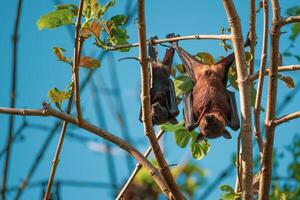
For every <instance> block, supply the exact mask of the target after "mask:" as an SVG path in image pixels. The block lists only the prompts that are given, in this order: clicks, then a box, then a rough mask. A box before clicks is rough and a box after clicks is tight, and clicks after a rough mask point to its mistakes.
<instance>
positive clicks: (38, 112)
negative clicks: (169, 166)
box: [0, 105, 170, 196]
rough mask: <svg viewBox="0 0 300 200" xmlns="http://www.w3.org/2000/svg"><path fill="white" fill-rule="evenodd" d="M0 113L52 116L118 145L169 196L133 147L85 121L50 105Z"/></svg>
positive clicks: (155, 174) (155, 170)
mask: <svg viewBox="0 0 300 200" xmlns="http://www.w3.org/2000/svg"><path fill="white" fill-rule="evenodd" d="M0 113H3V114H13V115H22V116H42V117H47V116H52V117H55V118H58V119H61V120H63V121H67V122H68V123H71V124H73V125H75V126H77V127H80V128H82V129H84V130H87V131H88V132H91V133H93V134H95V135H97V136H99V137H101V138H104V139H105V140H108V141H110V142H112V143H114V144H116V145H118V146H119V147H120V148H121V149H123V150H125V151H126V152H128V153H129V154H130V155H131V156H133V157H134V158H135V159H136V160H137V161H138V162H139V163H141V164H142V165H143V167H145V169H146V170H147V171H148V172H149V174H150V175H151V177H152V178H153V179H154V181H155V182H156V183H157V185H158V186H159V187H160V189H161V190H162V192H163V193H164V194H165V195H166V196H169V194H170V191H169V189H168V188H167V187H166V182H165V180H164V178H163V177H162V176H161V174H160V172H159V171H158V170H157V169H156V168H155V167H153V165H152V164H151V163H150V162H149V161H148V160H147V159H146V158H145V157H144V156H143V155H142V154H141V153H140V152H139V151H138V150H137V149H136V148H134V147H133V146H131V145H130V144H129V143H127V142H126V141H124V140H122V139H121V138H119V137H117V136H115V135H113V134H111V133H109V132H107V131H105V130H102V129H100V128H98V127H96V126H95V125H93V124H90V123H88V122H86V121H85V120H82V122H81V123H80V124H78V121H77V118H75V117H72V116H71V115H68V114H65V113H63V112H59V111H57V110H54V109H53V108H51V106H50V105H45V106H44V109H42V110H37V109H14V108H5V107H0Z"/></svg>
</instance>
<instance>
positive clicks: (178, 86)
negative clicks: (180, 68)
mask: <svg viewBox="0 0 300 200" xmlns="http://www.w3.org/2000/svg"><path fill="white" fill-rule="evenodd" d="M193 86H194V84H193V82H192V81H191V79H190V78H189V77H188V76H187V75H180V76H178V77H176V78H175V79H174V87H175V93H176V97H178V96H180V95H183V94H185V93H188V92H190V91H191V90H192V89H193Z"/></svg>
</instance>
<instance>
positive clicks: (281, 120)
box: [271, 111, 300, 126]
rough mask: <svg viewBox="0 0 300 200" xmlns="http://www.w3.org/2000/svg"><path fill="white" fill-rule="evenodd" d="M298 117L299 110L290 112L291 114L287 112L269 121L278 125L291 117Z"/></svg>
mask: <svg viewBox="0 0 300 200" xmlns="http://www.w3.org/2000/svg"><path fill="white" fill-rule="evenodd" d="M299 117H300V111H298V112H294V113H291V114H288V115H284V116H282V117H279V118H278V119H274V120H273V121H272V122H271V124H274V125H276V126H278V125H280V124H282V123H285V122H288V121H290V120H293V119H297V118H299Z"/></svg>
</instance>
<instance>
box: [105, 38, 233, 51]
mask: <svg viewBox="0 0 300 200" xmlns="http://www.w3.org/2000/svg"><path fill="white" fill-rule="evenodd" d="M180 40H231V36H230V35H225V34H224V35H201V34H200V35H187V36H178V37H173V38H164V39H157V40H152V41H153V43H154V44H162V43H167V42H175V41H180ZM149 41H150V40H147V42H146V43H147V44H148V43H149ZM138 46H139V43H138V42H137V43H133V44H127V45H120V46H111V47H107V50H112V51H116V50H120V49H126V48H131V47H138Z"/></svg>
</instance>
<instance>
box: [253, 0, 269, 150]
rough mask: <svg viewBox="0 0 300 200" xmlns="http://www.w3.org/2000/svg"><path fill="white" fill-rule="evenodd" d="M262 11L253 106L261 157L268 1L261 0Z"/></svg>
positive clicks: (255, 130) (255, 132) (256, 136)
mask: <svg viewBox="0 0 300 200" xmlns="http://www.w3.org/2000/svg"><path fill="white" fill-rule="evenodd" d="M263 10H264V31H263V42H262V53H261V63H260V71H259V75H258V77H259V79H258V86H257V94H256V99H255V106H254V136H255V138H256V141H257V144H258V149H259V152H260V156H262V151H263V139H262V137H261V131H260V108H261V97H262V90H263V85H264V76H265V73H266V63H267V55H268V34H269V3H268V0H263ZM256 74H258V73H256Z"/></svg>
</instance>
